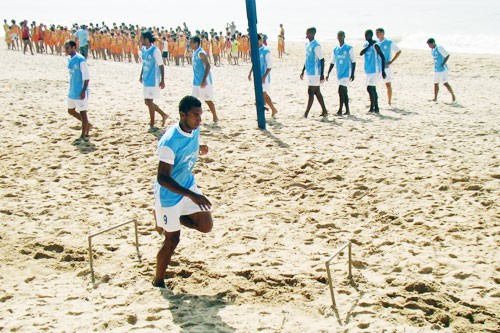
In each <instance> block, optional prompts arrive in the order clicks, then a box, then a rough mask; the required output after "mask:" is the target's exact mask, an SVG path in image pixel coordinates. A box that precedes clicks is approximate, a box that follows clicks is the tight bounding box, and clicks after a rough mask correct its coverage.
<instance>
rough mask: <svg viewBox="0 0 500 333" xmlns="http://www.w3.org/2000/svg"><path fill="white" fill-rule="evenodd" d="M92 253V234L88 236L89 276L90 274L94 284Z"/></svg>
mask: <svg viewBox="0 0 500 333" xmlns="http://www.w3.org/2000/svg"><path fill="white" fill-rule="evenodd" d="M93 257H94V254H93V253H92V236H89V259H90V260H89V261H90V276H92V284H95V277H94V258H93Z"/></svg>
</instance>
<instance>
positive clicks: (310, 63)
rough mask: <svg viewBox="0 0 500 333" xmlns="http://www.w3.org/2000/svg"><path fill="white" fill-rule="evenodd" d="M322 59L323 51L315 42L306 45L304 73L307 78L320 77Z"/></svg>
mask: <svg viewBox="0 0 500 333" xmlns="http://www.w3.org/2000/svg"><path fill="white" fill-rule="evenodd" d="M322 59H323V51H322V50H321V45H320V44H319V43H318V41H317V40H315V39H314V40H313V41H312V42H309V43H307V45H306V63H305V66H306V73H307V75H309V76H316V75H321V60H322Z"/></svg>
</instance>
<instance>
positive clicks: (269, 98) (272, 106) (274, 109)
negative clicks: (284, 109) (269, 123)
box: [264, 92, 278, 118]
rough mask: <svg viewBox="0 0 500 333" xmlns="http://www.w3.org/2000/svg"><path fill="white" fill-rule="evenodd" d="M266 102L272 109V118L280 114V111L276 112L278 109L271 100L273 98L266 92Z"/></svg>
mask: <svg viewBox="0 0 500 333" xmlns="http://www.w3.org/2000/svg"><path fill="white" fill-rule="evenodd" d="M264 100H265V101H266V103H267V105H269V107H270V108H271V111H272V112H271V117H273V118H274V117H275V116H276V113H278V110H276V107H275V106H274V104H273V101H272V100H271V96H269V94H268V93H266V92H264Z"/></svg>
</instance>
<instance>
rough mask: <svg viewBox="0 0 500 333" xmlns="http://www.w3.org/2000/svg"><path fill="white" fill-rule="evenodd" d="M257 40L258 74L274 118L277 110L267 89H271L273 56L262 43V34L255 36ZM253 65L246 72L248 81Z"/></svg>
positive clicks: (265, 98) (250, 77)
mask: <svg viewBox="0 0 500 333" xmlns="http://www.w3.org/2000/svg"><path fill="white" fill-rule="evenodd" d="M257 40H258V42H259V64H260V75H261V76H262V91H263V92H264V100H265V101H266V104H267V105H269V107H270V108H271V111H272V113H271V116H272V117H273V118H274V117H275V116H276V113H278V110H276V107H275V106H274V104H273V101H272V100H271V97H270V96H269V91H270V90H271V74H270V73H271V69H272V68H273V58H272V56H271V51H269V49H268V48H267V46H265V45H264V43H263V41H262V35H260V34H259V35H258V36H257ZM252 71H253V66H252V68H250V73H248V81H250V80H251V79H252Z"/></svg>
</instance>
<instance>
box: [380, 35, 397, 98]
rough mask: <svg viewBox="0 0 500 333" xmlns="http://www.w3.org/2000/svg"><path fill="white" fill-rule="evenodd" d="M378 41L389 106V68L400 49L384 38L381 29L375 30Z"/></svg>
mask: <svg viewBox="0 0 500 333" xmlns="http://www.w3.org/2000/svg"><path fill="white" fill-rule="evenodd" d="M375 33H376V34H377V39H378V42H377V43H378V45H379V46H380V49H381V50H382V53H383V54H384V57H385V60H386V62H385V74H386V78H385V79H384V82H385V86H386V87H387V101H388V102H389V105H391V103H392V84H391V82H392V68H391V67H390V66H391V65H392V64H393V63H394V62H395V61H396V59H397V58H398V57H399V56H400V55H401V49H400V48H399V47H398V46H397V45H396V43H394V42H393V41H392V40H389V39H386V38H385V31H384V29H383V28H378V29H377V30H375Z"/></svg>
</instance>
